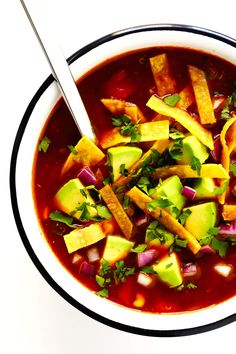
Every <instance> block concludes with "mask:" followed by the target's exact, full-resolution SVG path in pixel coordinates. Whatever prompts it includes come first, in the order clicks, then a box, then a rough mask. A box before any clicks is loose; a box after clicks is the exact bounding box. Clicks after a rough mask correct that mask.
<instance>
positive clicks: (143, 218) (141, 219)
mask: <svg viewBox="0 0 236 354" xmlns="http://www.w3.org/2000/svg"><path fill="white" fill-rule="evenodd" d="M147 222H148V217H147V215H146V214H142V215H139V216H137V217H136V218H135V219H134V223H135V225H136V226H141V225H143V224H146V223H147Z"/></svg>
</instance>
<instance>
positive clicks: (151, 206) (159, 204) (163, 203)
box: [147, 197, 173, 210]
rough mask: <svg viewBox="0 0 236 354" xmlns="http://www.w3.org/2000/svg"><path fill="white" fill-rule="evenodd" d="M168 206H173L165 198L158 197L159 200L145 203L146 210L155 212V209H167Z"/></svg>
mask: <svg viewBox="0 0 236 354" xmlns="http://www.w3.org/2000/svg"><path fill="white" fill-rule="evenodd" d="M170 205H173V203H172V202H171V201H170V200H169V199H168V198H166V197H160V198H159V199H155V200H152V201H151V202H148V203H147V207H148V210H155V209H156V208H167V207H168V206H170Z"/></svg>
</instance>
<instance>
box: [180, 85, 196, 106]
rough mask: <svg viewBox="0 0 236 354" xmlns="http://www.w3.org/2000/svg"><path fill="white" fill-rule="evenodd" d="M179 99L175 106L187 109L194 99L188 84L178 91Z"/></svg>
mask: <svg viewBox="0 0 236 354" xmlns="http://www.w3.org/2000/svg"><path fill="white" fill-rule="evenodd" d="M179 96H180V100H179V102H178V103H177V104H176V105H175V107H177V108H181V109H187V108H188V107H189V106H191V104H192V103H193V102H194V101H195V98H194V94H193V89H192V87H191V86H190V85H188V86H185V87H184V88H183V90H182V91H180V93H179Z"/></svg>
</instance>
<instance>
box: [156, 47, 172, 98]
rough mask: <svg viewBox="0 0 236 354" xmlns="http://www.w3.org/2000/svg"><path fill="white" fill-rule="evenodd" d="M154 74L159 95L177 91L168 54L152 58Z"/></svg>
mask: <svg viewBox="0 0 236 354" xmlns="http://www.w3.org/2000/svg"><path fill="white" fill-rule="evenodd" d="M150 65H151V69H152V74H153V77H154V80H155V83H156V87H157V93H158V95H159V96H165V95H167V94H171V93H175V92H176V82H175V79H174V78H173V76H172V74H171V71H170V66H169V62H168V58H167V55H166V54H159V55H156V56H155V57H152V58H150Z"/></svg>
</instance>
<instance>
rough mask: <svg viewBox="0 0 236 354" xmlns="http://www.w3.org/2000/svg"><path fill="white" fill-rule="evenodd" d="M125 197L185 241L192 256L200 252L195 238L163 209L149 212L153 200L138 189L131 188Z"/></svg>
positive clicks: (157, 208)
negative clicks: (149, 204) (149, 205)
mask: <svg viewBox="0 0 236 354" xmlns="http://www.w3.org/2000/svg"><path fill="white" fill-rule="evenodd" d="M126 195H127V196H128V197H129V198H130V199H131V200H132V201H133V202H134V203H135V204H136V205H137V206H138V207H139V208H140V209H142V210H143V211H144V212H145V213H146V214H149V215H151V216H152V217H153V218H155V219H157V220H158V221H159V222H160V223H161V224H162V225H164V226H165V227H166V229H167V230H169V231H170V232H172V233H173V234H174V235H178V236H179V237H180V238H181V239H184V240H187V241H188V247H189V249H190V250H191V251H192V252H193V253H194V254H196V253H197V252H198V251H199V250H200V248H201V246H200V244H199V242H198V241H197V240H196V238H195V237H194V236H193V235H192V234H191V233H190V232H188V231H187V230H186V229H185V228H184V227H183V226H182V225H181V224H180V223H179V222H178V221H177V220H176V219H175V218H173V216H171V215H170V214H169V213H168V212H167V211H166V210H165V209H162V208H159V207H156V208H155V210H150V209H149V208H148V203H149V202H151V201H152V200H153V199H151V198H150V197H149V196H147V195H146V194H145V193H143V192H141V191H140V189H138V188H137V187H133V188H132V189H130V190H129V191H128V192H127V193H126Z"/></svg>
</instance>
